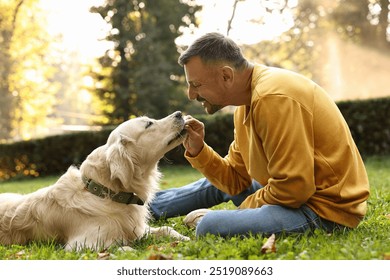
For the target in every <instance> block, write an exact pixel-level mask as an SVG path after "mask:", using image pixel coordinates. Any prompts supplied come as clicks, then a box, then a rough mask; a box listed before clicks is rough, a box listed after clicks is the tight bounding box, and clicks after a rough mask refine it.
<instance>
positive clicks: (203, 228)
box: [196, 212, 216, 236]
mask: <svg viewBox="0 0 390 280" xmlns="http://www.w3.org/2000/svg"><path fill="white" fill-rule="evenodd" d="M215 228H216V221H215V218H214V215H213V212H210V213H207V214H206V215H204V217H203V218H202V220H200V222H199V224H198V225H197V226H196V236H205V235H207V234H208V233H209V234H215Z"/></svg>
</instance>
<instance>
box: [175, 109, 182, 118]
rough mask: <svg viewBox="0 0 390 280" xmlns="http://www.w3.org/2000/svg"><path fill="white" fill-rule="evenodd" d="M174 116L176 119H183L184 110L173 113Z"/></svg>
mask: <svg viewBox="0 0 390 280" xmlns="http://www.w3.org/2000/svg"><path fill="white" fill-rule="evenodd" d="M173 116H174V117H175V118H176V119H182V118H183V114H182V112H180V111H177V112H175V113H173Z"/></svg>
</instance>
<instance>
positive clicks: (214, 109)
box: [205, 104, 223, 115]
mask: <svg viewBox="0 0 390 280" xmlns="http://www.w3.org/2000/svg"><path fill="white" fill-rule="evenodd" d="M222 108H223V106H221V105H213V104H210V108H209V109H207V108H205V111H206V113H207V114H209V115H212V114H214V113H216V112H218V111H219V110H221V109H222Z"/></svg>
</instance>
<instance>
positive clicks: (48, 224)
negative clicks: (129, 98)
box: [0, 112, 189, 250]
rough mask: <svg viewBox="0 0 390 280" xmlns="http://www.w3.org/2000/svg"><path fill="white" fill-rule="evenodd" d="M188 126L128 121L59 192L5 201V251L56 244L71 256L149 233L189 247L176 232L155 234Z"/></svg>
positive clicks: (1, 231)
mask: <svg viewBox="0 0 390 280" xmlns="http://www.w3.org/2000/svg"><path fill="white" fill-rule="evenodd" d="M184 124H185V120H184V118H183V116H182V113H181V112H175V113H173V114H172V115H169V116H167V117H165V118H163V119H160V120H154V119H150V118H148V117H138V118H135V119H131V120H128V121H126V122H124V123H122V124H120V125H119V126H118V127H117V128H116V129H114V130H113V131H112V132H111V134H110V136H109V137H108V140H107V143H106V144H105V145H103V146H100V147H98V148H97V149H95V150H94V151H93V152H92V153H91V154H90V155H89V156H88V157H87V158H86V160H85V161H84V162H83V163H82V164H81V166H80V168H76V167H74V166H72V167H70V168H69V169H68V170H67V172H66V173H65V174H64V175H62V176H61V177H60V178H59V180H58V181H57V182H56V183H54V184H53V185H51V186H49V187H45V188H42V189H40V190H38V191H36V192H33V193H30V194H26V195H21V194H11V193H5V194H0V244H2V245H9V244H26V243H28V242H30V241H46V240H55V241H57V242H59V243H62V244H65V249H66V250H81V249H83V248H90V249H93V250H101V249H105V248H107V247H109V246H111V245H121V246H127V245H129V243H130V242H131V241H134V240H136V239H139V238H141V237H143V236H145V235H146V234H149V233H152V234H155V235H169V236H172V237H174V238H175V239H180V240H189V238H188V237H185V236H183V235H181V234H179V233H178V232H176V231H174V230H173V229H172V228H169V227H161V228H150V227H149V226H148V219H149V209H148V204H149V203H150V201H151V200H152V199H153V197H154V194H155V192H156V191H157V189H158V181H159V179H160V173H159V171H158V166H157V164H158V161H159V160H160V159H161V158H162V157H163V156H164V154H165V153H166V152H168V151H169V150H171V149H172V148H174V147H176V146H178V145H179V144H181V143H182V142H183V139H184V136H185V133H186V131H185V129H184ZM127 248H129V247H127Z"/></svg>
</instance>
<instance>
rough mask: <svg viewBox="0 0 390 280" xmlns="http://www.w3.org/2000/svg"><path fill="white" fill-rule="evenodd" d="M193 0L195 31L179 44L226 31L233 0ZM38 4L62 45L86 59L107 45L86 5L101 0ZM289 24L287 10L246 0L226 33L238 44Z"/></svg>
mask: <svg viewBox="0 0 390 280" xmlns="http://www.w3.org/2000/svg"><path fill="white" fill-rule="evenodd" d="M197 2H198V4H199V5H203V11H202V12H201V14H200V20H201V23H200V26H199V29H198V30H197V31H196V32H195V34H193V35H187V36H184V37H183V38H181V39H179V40H178V41H177V42H178V43H180V44H188V43H189V42H191V41H193V39H194V38H195V37H198V36H199V35H200V34H203V33H206V32H211V31H218V32H221V33H225V34H226V31H227V24H228V20H229V19H230V18H231V15H232V9H233V3H234V0H217V1H210V0H198V1H197ZM276 2H277V1H275V3H276ZM290 2H291V1H290ZM41 3H42V7H43V8H44V9H45V10H46V11H47V15H48V31H49V32H50V33H51V34H62V36H63V41H64V47H65V48H67V49H69V50H75V51H78V52H79V53H80V54H81V55H82V56H85V57H86V58H87V57H97V56H100V55H102V54H103V52H104V51H105V50H106V49H107V48H108V46H109V45H108V44H107V42H102V40H99V39H102V38H104V37H105V35H106V34H107V30H108V28H107V26H106V24H105V22H104V20H103V19H102V18H101V17H100V16H99V15H98V14H93V13H90V12H89V9H90V7H92V6H100V5H101V4H103V3H104V0H82V1H77V8H75V5H74V1H69V0H56V1H53V0H41ZM270 3H272V1H270ZM271 5H272V4H271ZM294 5H296V4H294ZM259 19H262V20H263V22H264V24H263V25H262V26H259V24H257V23H255V22H254V21H256V20H259ZM292 23H293V22H292V17H291V15H290V14H289V13H287V12H286V13H284V14H279V13H275V14H272V15H271V14H268V13H266V11H265V9H264V7H262V6H261V5H260V4H259V1H258V0H246V1H245V2H239V3H238V5H237V9H236V15H235V18H234V21H233V26H232V30H231V31H230V34H229V36H230V37H232V38H233V39H234V40H236V41H237V42H238V43H245V44H252V43H256V42H259V41H261V40H264V39H272V38H273V37H274V36H276V35H279V34H280V33H282V32H284V31H286V30H287V29H288V28H289V27H290V26H291V24H292Z"/></svg>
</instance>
